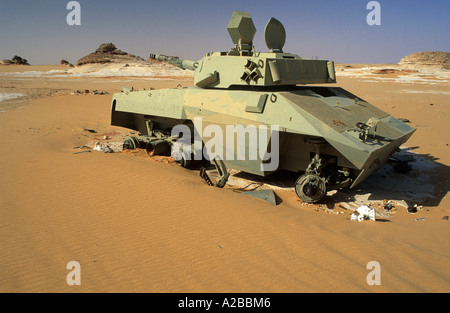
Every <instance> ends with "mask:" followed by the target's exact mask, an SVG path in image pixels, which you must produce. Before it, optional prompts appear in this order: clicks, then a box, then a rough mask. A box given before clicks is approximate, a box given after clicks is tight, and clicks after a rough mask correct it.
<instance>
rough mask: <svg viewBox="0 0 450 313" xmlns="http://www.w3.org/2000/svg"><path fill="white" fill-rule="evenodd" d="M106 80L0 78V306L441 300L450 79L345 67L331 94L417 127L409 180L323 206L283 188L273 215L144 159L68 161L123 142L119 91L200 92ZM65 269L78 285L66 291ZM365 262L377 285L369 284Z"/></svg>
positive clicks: (33, 71)
mask: <svg viewBox="0 0 450 313" xmlns="http://www.w3.org/2000/svg"><path fill="white" fill-rule="evenodd" d="M105 68H106V67H103V68H102V69H99V68H89V67H83V68H82V70H81V69H80V68H74V69H68V68H66V67H63V66H59V65H58V66H56V65H50V66H0V96H1V97H0V111H1V112H0V144H1V148H0V149H1V150H0V217H1V218H0V224H1V227H0V251H1V253H0V292H157V293H160V292H183V293H184V292H212V293H215V292H264V293H272V292H282V293H285V292H286V293H291V292H449V291H450V271H449V268H450V249H449V247H450V221H449V220H445V219H443V217H444V216H449V215H450V199H449V197H448V190H449V185H450V184H449V164H450V153H449V149H450V148H449V144H450V132H449V121H450V119H449V113H450V77H449V76H448V72H436V71H434V72H414V71H403V72H402V71H401V69H399V68H398V66H397V65H391V64H386V65H385V64H383V65H373V64H372V65H369V64H360V65H355V64H350V65H348V64H340V65H338V66H337V75H338V76H337V77H338V86H341V87H343V88H345V89H348V90H349V91H351V92H353V93H355V94H356V95H358V96H360V97H362V98H363V99H365V100H367V101H369V102H371V103H372V104H374V105H376V106H378V107H379V108H381V109H383V110H385V111H386V112H388V113H390V114H392V115H393V116H395V117H398V118H406V119H408V120H409V121H410V123H411V125H412V126H414V127H416V128H417V131H416V133H415V134H414V135H413V136H412V138H411V139H410V140H409V141H408V142H407V143H406V145H405V147H404V151H406V152H407V153H409V154H412V155H414V156H415V158H416V161H415V162H413V163H412V166H413V170H412V171H411V172H409V173H407V174H398V173H396V172H394V171H393V170H392V169H391V168H390V167H389V165H386V166H385V167H384V168H383V169H382V170H381V171H380V172H378V173H376V174H375V175H374V176H373V177H371V178H369V179H368V180H367V181H366V182H364V183H363V184H362V185H360V187H358V188H357V189H356V190H352V191H348V192H345V193H339V192H338V193H332V194H329V195H328V196H327V198H326V200H325V202H324V203H322V204H317V205H306V204H304V203H302V202H301V201H300V200H299V199H298V198H297V197H296V196H295V193H294V191H292V190H290V189H289V188H284V189H283V188H281V189H276V190H275V193H276V194H277V197H278V198H277V199H278V201H277V205H276V206H273V205H271V204H270V203H268V202H265V201H263V200H260V199H256V198H252V197H249V196H245V195H242V194H239V193H237V192H234V191H233V189H234V187H233V186H227V187H226V188H225V189H223V190H222V189H218V188H214V187H209V186H207V185H206V184H205V183H204V182H203V181H202V180H201V178H200V177H199V175H198V170H186V169H183V168H181V167H180V166H178V165H177V164H175V163H174V162H170V160H168V158H164V157H159V158H158V157H153V158H150V157H148V156H147V155H146V154H145V153H144V152H143V151H135V152H118V153H111V154H106V153H103V152H100V151H91V150H90V151H91V152H83V153H78V154H74V153H76V152H82V151H84V150H83V149H80V148H79V147H82V146H84V145H86V146H89V147H90V148H92V146H93V145H94V144H95V142H97V141H100V142H102V143H105V144H111V145H112V144H113V143H114V142H117V141H119V140H121V139H123V138H124V137H125V136H127V135H128V134H130V130H127V129H123V128H118V127H112V126H110V105H111V98H112V94H113V93H114V92H119V91H120V88H121V87H122V86H126V87H131V86H133V87H134V88H155V89H159V88H168V87H176V86H177V85H179V84H181V85H183V86H192V85H193V81H192V76H191V75H190V74H189V73H188V72H182V71H175V70H173V71H172V70H169V69H164V70H161V69H159V70H158V71H155V72H154V73H153V72H152V73H151V74H148V73H147V74H145V73H146V70H145V69H142V68H139V67H133V66H130V67H127V68H126V69H124V68H117V67H116V68H110V69H109V70H107V71H105ZM386 69H393V70H394V71H386ZM380 70H383V71H381V72H379V71H380ZM374 71H378V72H376V73H374ZM133 73H137V74H136V75H133ZM139 73H140V74H139ZM77 90H78V91H80V92H77ZM85 90H89V92H85ZM93 90H101V91H103V92H105V94H103V95H98V94H97V95H93V94H92V91H93ZM106 93H107V94H106ZM89 130H95V133H93V132H90V131H89ZM104 136H108V137H107V138H108V139H107V140H105V139H104V138H105V137H104ZM385 199H386V200H392V201H395V205H394V209H393V210H392V212H390V213H389V214H385V216H383V217H382V218H379V219H377V221H362V222H357V221H352V220H351V219H350V216H351V213H353V210H354V209H355V206H356V207H357V206H358V205H360V204H366V205H373V206H374V207H377V209H380V207H379V203H380V201H383V200H385ZM402 204H403V205H402ZM414 204H417V205H419V206H422V207H421V208H420V209H419V211H418V212H417V213H415V214H411V213H408V212H407V209H406V206H412V205H414ZM381 209H382V207H381ZM380 213H381V212H380ZM422 218H424V219H425V220H419V221H416V219H422ZM70 261H77V262H79V264H80V265H81V286H69V285H68V284H67V283H66V276H67V275H68V273H69V270H67V269H66V266H67V264H68V263H69V262H70ZM371 261H377V262H379V264H380V266H381V285H375V286H370V285H368V284H367V281H366V278H367V275H368V274H369V272H370V270H368V269H367V268H366V266H367V264H368V263H369V262H371Z"/></svg>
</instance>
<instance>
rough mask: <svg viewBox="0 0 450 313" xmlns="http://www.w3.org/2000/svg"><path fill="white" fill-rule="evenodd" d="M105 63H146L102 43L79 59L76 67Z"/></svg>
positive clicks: (139, 58)
mask: <svg viewBox="0 0 450 313" xmlns="http://www.w3.org/2000/svg"><path fill="white" fill-rule="evenodd" d="M105 63H124V64H126V63H142V64H147V62H146V61H145V60H144V59H143V58H141V57H138V56H135V55H132V54H129V53H127V52H124V51H121V50H118V49H117V48H116V46H115V45H114V44H113V43H103V44H101V45H100V47H99V48H98V49H97V50H95V52H93V53H91V54H89V55H87V56H85V57H83V58H81V59H79V60H78V62H77V66H81V65H84V64H105Z"/></svg>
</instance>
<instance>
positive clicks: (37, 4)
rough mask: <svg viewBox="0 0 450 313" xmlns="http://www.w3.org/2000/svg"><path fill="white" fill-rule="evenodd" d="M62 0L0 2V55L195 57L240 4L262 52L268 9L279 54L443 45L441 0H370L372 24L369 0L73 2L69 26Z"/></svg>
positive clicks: (39, 59)
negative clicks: (282, 32)
mask: <svg viewBox="0 0 450 313" xmlns="http://www.w3.org/2000/svg"><path fill="white" fill-rule="evenodd" d="M68 2H69V1H66V0H39V1H37V0H15V1H5V0H3V1H2V2H1V3H0V59H11V58H12V57H13V56H14V55H20V56H21V57H23V58H25V59H28V61H29V62H30V63H31V64H57V63H59V61H60V60H61V59H66V60H68V61H70V62H76V61H77V60H78V59H79V58H81V57H83V56H85V55H87V54H88V53H90V52H92V51H94V50H95V49H96V48H97V47H98V46H99V45H100V44H101V43H104V42H113V43H114V44H115V45H116V46H117V47H118V48H119V49H121V50H124V51H127V52H129V53H132V54H136V55H139V56H142V57H145V58H147V57H148V55H149V53H150V52H157V53H162V54H169V55H178V56H179V57H181V58H185V59H195V60H197V59H200V58H202V57H203V54H204V53H206V52H212V51H226V50H229V49H230V48H231V47H232V46H233V44H232V42H231V39H230V37H229V35H228V32H227V30H226V27H227V25H228V21H229V19H230V17H231V14H232V12H233V10H239V11H247V12H250V13H251V15H252V18H253V21H254V23H255V26H256V28H257V33H256V36H255V40H254V45H255V47H256V50H257V51H267V48H266V46H265V43H264V39H263V35H264V27H265V25H266V23H267V21H268V20H269V19H270V18H271V17H275V18H277V19H278V20H280V21H281V22H282V23H283V24H284V26H285V28H286V32H287V40H286V45H285V48H284V50H285V52H290V53H295V54H298V55H300V56H302V57H305V58H310V57H319V58H321V59H330V60H334V61H336V62H339V63H351V62H352V63H358V62H361V63H397V62H398V61H399V60H400V59H401V58H402V57H403V56H405V55H408V54H411V53H414V52H419V51H446V52H450V39H449V38H450V36H449V31H450V18H449V13H450V1H448V0H432V1H425V0H379V1H378V2H379V3H380V4H381V24H382V25H381V26H369V25H367V23H366V17H367V14H368V13H369V11H368V10H367V9H366V6H367V3H368V2H369V0H278V1H275V0H271V1H266V0H252V1H248V0H239V1H237V0H221V1H219V0H191V1H189V0H167V1H162V0H159V1H154V0H146V1H144V0H127V1H119V0H79V3H80V4H81V26H69V25H67V23H66V17H67V14H68V13H69V11H68V10H67V9H66V5H67V3H68Z"/></svg>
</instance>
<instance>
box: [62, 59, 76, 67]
mask: <svg viewBox="0 0 450 313" xmlns="http://www.w3.org/2000/svg"><path fill="white" fill-rule="evenodd" d="M59 63H60V64H61V65H62V66H68V67H73V64H72V63H70V62H69V61H67V60H61V61H60V62H59Z"/></svg>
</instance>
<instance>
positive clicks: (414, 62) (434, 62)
mask: <svg viewBox="0 0 450 313" xmlns="http://www.w3.org/2000/svg"><path fill="white" fill-rule="evenodd" d="M398 64H399V65H400V66H402V67H407V68H421V67H422V68H438V69H445V70H449V69H450V53H448V52H442V51H429V52H416V53H413V54H410V55H408V56H406V57H404V58H403V59H401V61H400V62H399V63H398Z"/></svg>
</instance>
